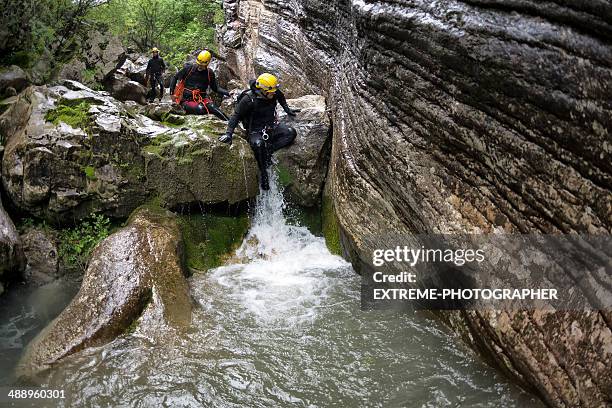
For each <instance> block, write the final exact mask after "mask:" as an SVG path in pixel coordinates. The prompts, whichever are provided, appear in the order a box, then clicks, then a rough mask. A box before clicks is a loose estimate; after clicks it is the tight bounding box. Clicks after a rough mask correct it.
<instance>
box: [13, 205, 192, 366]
mask: <svg viewBox="0 0 612 408" xmlns="http://www.w3.org/2000/svg"><path fill="white" fill-rule="evenodd" d="M182 248H183V242H182V237H181V233H180V229H179V226H178V224H177V221H176V218H175V217H174V215H173V214H172V213H169V212H167V211H165V210H161V209H152V208H140V209H138V210H136V211H135V212H134V214H133V215H132V216H131V217H130V221H129V224H128V225H127V226H126V227H124V228H122V229H121V230H119V231H117V232H115V233H114V234H112V235H110V236H109V237H108V238H106V239H105V240H104V241H102V242H101V243H100V244H99V245H98V246H97V247H96V249H95V250H94V252H93V254H92V258H91V261H90V262H89V266H88V268H87V271H86V272H85V276H84V277H83V283H82V284H81V289H80V290H79V292H78V293H77V295H76V296H75V298H74V299H73V300H72V302H71V303H70V304H69V305H68V306H67V307H66V309H64V311H63V312H62V313H61V314H60V315H59V316H58V317H57V318H56V319H55V320H53V321H52V322H51V323H50V324H49V325H48V326H47V327H46V328H45V329H44V330H43V331H42V332H41V333H40V334H39V335H38V336H37V337H36V338H34V340H32V342H31V343H30V344H29V345H28V346H27V348H26V350H25V352H24V355H23V357H22V359H21V361H20V363H19V366H18V368H17V376H18V377H34V376H35V375H36V373H38V372H40V371H42V370H44V369H45V368H48V367H50V366H51V365H53V364H54V363H56V362H57V361H59V360H61V359H62V358H64V357H66V356H69V355H71V354H73V353H76V352H78V351H80V350H83V349H85V348H88V347H96V346H100V345H103V344H106V343H108V342H110V341H112V340H113V339H115V338H116V337H117V336H120V335H121V334H123V333H126V332H127V331H129V330H131V329H132V328H133V327H135V326H136V325H138V324H139V318H140V317H141V316H143V315H147V316H157V317H158V318H159V319H160V320H161V321H160V322H154V323H156V324H163V325H165V326H166V330H168V328H170V329H175V330H181V329H184V328H186V327H188V325H189V324H190V321H191V309H192V303H191V297H190V294H189V288H188V285H187V281H186V279H185V273H184V266H183V264H182V256H183V249H182ZM147 324H148V322H147Z"/></svg>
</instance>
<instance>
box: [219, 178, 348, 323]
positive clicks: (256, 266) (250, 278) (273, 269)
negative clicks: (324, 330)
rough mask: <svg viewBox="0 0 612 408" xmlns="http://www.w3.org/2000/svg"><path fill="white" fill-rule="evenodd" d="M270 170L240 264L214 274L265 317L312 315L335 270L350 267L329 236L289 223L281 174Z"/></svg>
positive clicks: (240, 298) (329, 284)
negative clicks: (328, 242) (331, 247)
mask: <svg viewBox="0 0 612 408" xmlns="http://www.w3.org/2000/svg"><path fill="white" fill-rule="evenodd" d="M268 174H269V177H270V190H269V191H264V192H261V193H260V194H259V196H258V197H257V201H256V208H255V214H254V216H253V219H252V226H251V229H250V231H249V234H248V235H247V237H246V238H245V240H244V242H243V243H242V245H241V246H240V248H238V250H237V251H236V257H237V258H238V259H240V263H239V264H235V265H229V266H224V267H220V268H217V269H215V270H213V271H211V272H210V273H211V276H212V278H213V279H214V280H216V281H217V282H218V283H219V284H221V285H223V286H225V287H227V288H231V291H230V292H231V294H230V296H232V297H233V298H235V299H236V300H238V301H239V303H241V304H242V305H243V306H244V307H245V308H246V309H247V310H248V311H249V312H251V313H252V314H254V316H255V317H256V318H258V319H259V320H263V321H266V320H276V319H279V318H283V319H285V320H297V321H301V320H303V319H311V318H313V317H314V315H315V311H316V306H317V305H318V304H320V302H321V301H322V299H323V298H324V297H325V294H326V291H327V290H328V288H329V287H330V286H331V279H332V275H333V273H334V271H336V272H342V271H346V269H348V268H350V266H349V264H348V263H347V262H346V261H344V260H343V259H342V258H341V257H339V256H335V255H332V254H331V253H330V252H329V250H328V249H327V246H326V245H325V240H324V239H323V238H321V237H316V236H314V235H313V234H311V233H310V231H308V229H307V228H305V227H301V226H295V225H289V224H288V223H287V220H286V219H285V216H284V214H283V210H284V208H285V202H284V199H283V193H282V190H281V188H280V187H279V184H278V176H277V174H276V172H275V171H272V170H268Z"/></svg>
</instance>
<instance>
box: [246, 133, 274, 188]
mask: <svg viewBox="0 0 612 408" xmlns="http://www.w3.org/2000/svg"><path fill="white" fill-rule="evenodd" d="M251 148H252V149H253V153H255V160H257V167H259V184H260V186H261V189H262V190H269V189H270V181H269V180H268V166H267V164H268V163H267V158H268V152H267V149H266V142H265V141H263V140H262V139H261V138H257V139H256V140H254V141H253V143H251Z"/></svg>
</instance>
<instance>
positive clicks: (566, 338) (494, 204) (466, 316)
mask: <svg viewBox="0 0 612 408" xmlns="http://www.w3.org/2000/svg"><path fill="white" fill-rule="evenodd" d="M224 9H225V14H226V25H225V27H224V29H223V30H222V31H221V33H220V37H221V39H222V43H223V46H222V50H221V51H222V54H223V55H224V56H225V57H226V58H227V61H226V63H225V64H224V65H222V67H221V68H220V73H221V78H222V79H223V80H229V79H234V78H239V79H240V80H241V81H242V82H243V83H244V82H245V81H246V80H248V79H249V78H252V77H254V76H255V75H256V74H259V73H262V72H264V71H270V72H273V73H275V74H277V75H279V77H280V78H281V82H282V86H283V89H284V90H285V92H286V93H287V94H288V95H289V96H290V97H296V96H300V95H302V94H322V95H324V96H325V97H326V98H327V100H328V106H330V107H331V118H332V122H333V130H334V135H333V143H332V154H331V161H330V171H329V176H328V180H327V183H328V188H327V189H326V191H330V192H331V193H330V196H331V197H332V200H333V207H334V210H335V215H336V217H337V220H338V223H339V225H340V228H341V231H342V242H343V244H344V248H345V250H346V251H347V256H349V257H350V258H351V260H352V261H353V263H354V264H355V265H356V267H357V269H358V268H359V264H360V262H361V260H363V259H367V257H368V254H369V253H370V252H371V250H372V249H373V248H371V247H370V246H369V244H368V237H371V236H372V235H373V234H379V233H385V232H388V231H393V232H394V233H400V234H401V233H406V234H409V233H412V234H414V233H551V234H560V233H585V234H610V233H611V232H612V160H611V159H612V157H611V156H612V135H611V130H612V90H611V87H612V45H611V44H612V25H611V23H610V22H612V4H610V2H608V1H604V0H595V1H588V2H587V1H580V0H554V1H547V2H538V1H530V0H510V1H501V0H464V1H453V0H441V1H424V0H423V1H419V0H413V1H409V0H386V1H363V0H352V1H348V0H340V1H336V2H333V3H331V2H323V1H318V0H259V1H256V0H248V1H247V0H225V1H224ZM443 318H444V319H445V320H446V321H447V322H448V323H449V324H450V325H451V326H452V327H454V328H455V329H456V330H457V331H458V332H459V333H461V334H462V335H463V337H464V338H465V339H466V340H467V341H468V342H470V343H471V344H472V345H473V346H474V348H475V349H476V350H478V351H479V352H480V353H481V354H483V355H484V356H485V357H486V358H487V359H488V360H489V361H492V362H493V363H495V364H496V365H498V366H499V367H500V368H501V369H502V370H503V371H504V372H506V373H507V374H508V375H510V376H511V377H513V378H514V379H515V380H517V381H518V382H520V383H521V384H522V385H523V386H524V387H525V388H528V389H530V390H531V391H533V392H535V393H537V394H538V395H539V396H540V397H541V398H542V399H543V400H544V401H545V402H546V403H547V404H549V405H550V406H555V407H579V406H585V407H599V406H606V405H607V404H610V403H611V400H612V334H611V331H610V327H611V326H612V313H611V312H610V311H602V312H580V313H578V312H576V313H562V312H556V313H552V312H514V313H506V312H477V311H470V312H447V313H444V315H443Z"/></svg>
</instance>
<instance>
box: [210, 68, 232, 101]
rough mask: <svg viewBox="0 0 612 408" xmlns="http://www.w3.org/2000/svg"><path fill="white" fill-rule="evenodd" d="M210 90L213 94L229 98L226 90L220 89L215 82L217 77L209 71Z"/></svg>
mask: <svg viewBox="0 0 612 408" xmlns="http://www.w3.org/2000/svg"><path fill="white" fill-rule="evenodd" d="M210 89H212V90H213V91H214V92H216V93H218V94H219V95H223V96H230V93H229V92H227V89H224V88H221V87H220V86H219V83H218V82H217V76H216V75H215V72H214V71H212V70H211V71H210Z"/></svg>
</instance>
